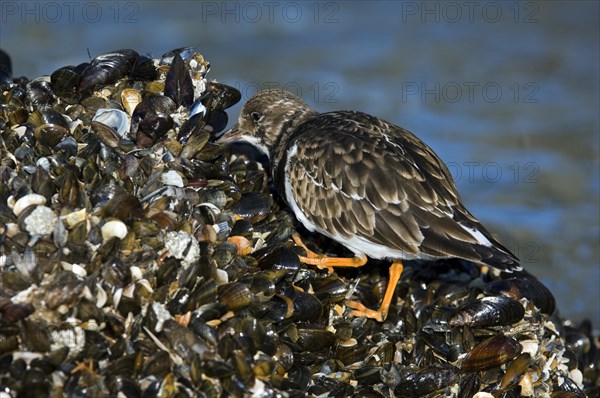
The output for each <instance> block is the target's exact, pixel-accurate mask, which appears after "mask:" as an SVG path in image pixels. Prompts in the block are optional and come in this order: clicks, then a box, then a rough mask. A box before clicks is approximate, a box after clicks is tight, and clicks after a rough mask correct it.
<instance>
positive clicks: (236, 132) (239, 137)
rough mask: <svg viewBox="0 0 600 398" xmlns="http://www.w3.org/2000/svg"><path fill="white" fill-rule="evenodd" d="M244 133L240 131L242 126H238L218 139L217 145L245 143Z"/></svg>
mask: <svg viewBox="0 0 600 398" xmlns="http://www.w3.org/2000/svg"><path fill="white" fill-rule="evenodd" d="M243 136H244V131H242V130H241V129H240V125H239V124H236V125H235V126H233V127H232V128H230V129H229V130H227V131H225V132H224V133H223V134H221V136H220V137H219V138H218V139H217V141H216V142H217V143H219V144H229V143H231V142H236V141H243Z"/></svg>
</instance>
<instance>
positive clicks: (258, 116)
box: [250, 112, 262, 122]
mask: <svg viewBox="0 0 600 398" xmlns="http://www.w3.org/2000/svg"><path fill="white" fill-rule="evenodd" d="M250 116H251V117H252V120H254V121H255V122H258V121H259V120H260V119H262V115H261V114H260V113H258V112H252V113H251V114H250Z"/></svg>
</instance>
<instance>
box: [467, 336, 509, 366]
mask: <svg viewBox="0 0 600 398" xmlns="http://www.w3.org/2000/svg"><path fill="white" fill-rule="evenodd" d="M520 352H521V345H520V344H519V343H518V342H517V340H515V339H514V338H512V337H509V336H505V335H501V334H499V335H496V336H493V337H490V338H488V339H486V340H484V341H482V342H481V343H479V344H477V345H476V346H475V347H474V348H473V349H472V350H471V351H469V353H468V354H467V356H466V357H465V359H464V361H463V362H462V365H461V370H462V371H463V372H476V371H480V370H488V369H494V368H497V367H499V366H500V365H502V364H504V363H506V362H508V361H510V360H511V359H513V358H515V357H516V356H517V355H519V353H520Z"/></svg>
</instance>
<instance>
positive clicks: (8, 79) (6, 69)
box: [0, 49, 13, 90]
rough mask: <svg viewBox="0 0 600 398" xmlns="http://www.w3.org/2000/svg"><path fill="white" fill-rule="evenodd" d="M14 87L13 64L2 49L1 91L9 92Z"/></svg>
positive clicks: (0, 60)
mask: <svg viewBox="0 0 600 398" xmlns="http://www.w3.org/2000/svg"><path fill="white" fill-rule="evenodd" d="M12 85H13V79H12V62H11V60H10V57H9V55H8V54H7V53H6V52H4V51H3V50H1V49H0V90H7V89H8V88H10V87H11V86H12Z"/></svg>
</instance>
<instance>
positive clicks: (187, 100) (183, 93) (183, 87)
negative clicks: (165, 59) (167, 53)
mask: <svg viewBox="0 0 600 398" xmlns="http://www.w3.org/2000/svg"><path fill="white" fill-rule="evenodd" d="M165 96H167V97H169V98H171V99H172V100H173V102H175V104H177V106H180V105H182V106H185V107H189V106H190V105H192V103H193V102H194V84H193V83H192V77H191V76H190V72H189V71H188V69H187V67H186V65H185V63H184V62H183V59H181V56H180V55H179V54H176V55H175V57H174V58H173V62H172V63H171V67H170V68H169V72H167V77H166V79H165Z"/></svg>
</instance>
